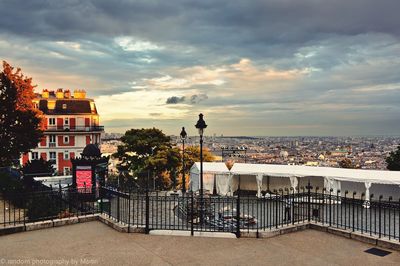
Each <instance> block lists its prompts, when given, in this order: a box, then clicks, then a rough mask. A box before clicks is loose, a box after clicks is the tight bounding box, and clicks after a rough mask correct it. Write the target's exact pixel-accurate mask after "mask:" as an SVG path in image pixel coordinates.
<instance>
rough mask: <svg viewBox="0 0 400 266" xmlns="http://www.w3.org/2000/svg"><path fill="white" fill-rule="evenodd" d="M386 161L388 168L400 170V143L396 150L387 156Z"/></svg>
mask: <svg viewBox="0 0 400 266" xmlns="http://www.w3.org/2000/svg"><path fill="white" fill-rule="evenodd" d="M386 163H387V166H386V168H387V169H388V170H391V171H400V145H399V146H398V147H397V150H396V151H392V152H390V154H389V156H388V157H387V158H386Z"/></svg>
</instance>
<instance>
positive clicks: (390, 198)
mask: <svg viewBox="0 0 400 266" xmlns="http://www.w3.org/2000/svg"><path fill="white" fill-rule="evenodd" d="M392 199H393V197H392V196H390V197H389V208H388V210H389V240H390V232H391V228H390V213H391V211H390V210H391V209H392V204H391V201H392ZM383 214H384V215H385V213H383ZM395 215H396V214H395ZM395 217H396V216H395ZM394 224H396V222H394ZM384 226H386V223H384Z"/></svg>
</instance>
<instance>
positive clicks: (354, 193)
mask: <svg viewBox="0 0 400 266" xmlns="http://www.w3.org/2000/svg"><path fill="white" fill-rule="evenodd" d="M356 194H357V192H355V191H353V202H352V204H351V206H352V209H353V210H352V216H353V225H352V230H353V232H354V221H355V215H354V196H355V195H356Z"/></svg>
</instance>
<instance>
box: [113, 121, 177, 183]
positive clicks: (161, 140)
mask: <svg viewBox="0 0 400 266" xmlns="http://www.w3.org/2000/svg"><path fill="white" fill-rule="evenodd" d="M121 141H122V143H123V144H122V145H120V146H118V150H117V152H116V153H115V154H114V156H115V157H117V158H119V160H120V161H121V163H120V165H119V169H120V171H121V172H125V173H126V172H127V173H129V176H130V178H135V177H137V181H136V183H137V184H139V186H141V187H145V185H146V183H147V178H148V177H150V178H151V179H152V176H156V177H160V176H161V175H163V174H165V173H166V172H167V173H168V175H169V176H171V175H173V174H175V173H176V172H177V169H178V167H179V165H180V158H179V156H180V155H179V150H177V149H176V148H173V147H172V144H171V139H170V137H168V136H166V135H165V134H164V133H163V132H162V131H161V130H159V129H156V128H147V129H144V128H142V129H131V130H128V131H127V132H126V133H125V135H124V136H123V137H122V138H121ZM150 172H151V176H149V175H150ZM125 176H126V175H125ZM157 182H158V185H161V186H162V187H163V188H164V187H165V186H164V182H162V181H161V178H158V179H157Z"/></svg>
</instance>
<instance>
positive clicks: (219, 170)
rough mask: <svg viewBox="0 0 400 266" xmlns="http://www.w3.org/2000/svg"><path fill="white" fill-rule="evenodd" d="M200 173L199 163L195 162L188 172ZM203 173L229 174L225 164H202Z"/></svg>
mask: <svg viewBox="0 0 400 266" xmlns="http://www.w3.org/2000/svg"><path fill="white" fill-rule="evenodd" d="M194 171H196V172H200V162H196V163H194V164H193V165H192V167H191V168H190V172H194ZM203 173H210V174H229V169H228V167H226V165H225V163H214V162H213V163H210V162H203Z"/></svg>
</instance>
